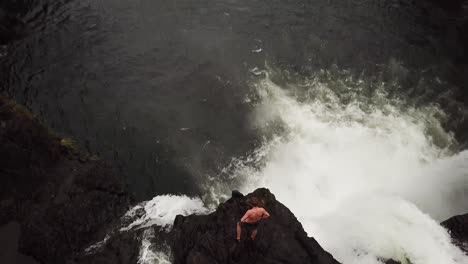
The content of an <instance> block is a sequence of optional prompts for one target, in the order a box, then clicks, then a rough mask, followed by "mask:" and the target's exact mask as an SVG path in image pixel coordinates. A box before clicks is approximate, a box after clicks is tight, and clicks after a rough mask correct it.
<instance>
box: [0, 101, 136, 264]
mask: <svg viewBox="0 0 468 264" xmlns="http://www.w3.org/2000/svg"><path fill="white" fill-rule="evenodd" d="M0 179H1V181H2V183H1V184H0V226H2V225H5V224H8V223H10V224H11V223H15V224H16V225H18V224H19V226H20V233H19V242H18V243H19V244H18V250H19V251H20V253H22V254H24V255H28V256H32V257H33V258H34V259H35V260H36V261H38V262H40V263H65V261H66V260H67V259H69V258H71V257H73V256H74V255H75V254H77V252H81V251H83V249H84V248H85V247H86V246H88V245H89V244H90V243H92V242H94V241H99V240H100V239H102V238H104V236H105V235H106V233H107V230H108V228H109V226H110V225H111V224H112V223H113V222H114V221H115V220H116V219H119V218H120V217H121V215H123V214H124V213H125V211H126V210H127V209H128V208H129V206H130V203H131V200H132V199H131V196H130V195H129V194H128V193H127V192H126V186H125V185H124V184H123V182H122V180H121V179H120V178H119V177H117V176H116V174H115V173H114V171H113V169H112V167H111V166H110V165H109V164H107V163H106V162H104V161H102V160H100V159H99V158H97V157H93V156H90V155H88V154H86V153H80V151H79V150H78V149H77V148H76V147H75V145H74V144H73V141H72V140H70V139H67V138H61V137H59V136H57V135H55V134H54V133H52V132H51V131H49V130H48V129H47V128H46V127H45V126H44V125H42V124H41V123H40V122H39V121H38V119H37V118H35V117H34V116H33V115H32V114H31V113H30V112H29V111H27V110H26V109H25V108H23V107H22V106H19V105H17V104H16V103H14V102H13V101H10V100H7V99H5V98H2V97H0ZM5 233H8V232H7V231H5ZM10 233H11V232H10ZM16 233H17V232H16ZM16 235H18V234H16ZM4 239H5V241H6V242H7V243H8V242H9V241H13V240H15V239H14V238H11V239H9V238H5V237H4ZM16 240H18V239H16ZM4 261H11V262H12V261H14V260H4ZM0 262H1V261H0Z"/></svg>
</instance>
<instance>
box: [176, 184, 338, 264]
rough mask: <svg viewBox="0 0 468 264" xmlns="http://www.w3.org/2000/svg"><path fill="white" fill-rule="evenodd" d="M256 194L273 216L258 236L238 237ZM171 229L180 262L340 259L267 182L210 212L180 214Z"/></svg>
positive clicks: (329, 261) (296, 262) (297, 262)
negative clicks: (265, 186)
mask: <svg viewBox="0 0 468 264" xmlns="http://www.w3.org/2000/svg"><path fill="white" fill-rule="evenodd" d="M252 198H256V199H259V200H260V201H261V203H262V205H263V207H264V208H265V209H266V210H267V211H268V212H269V213H270V215H271V217H269V218H267V219H263V220H262V221H261V222H260V224H259V227H258V235H257V238H256V239H255V240H254V241H252V240H251V239H250V238H247V237H245V236H243V238H242V239H241V242H237V241H236V240H235V237H236V228H235V227H236V223H237V221H239V219H240V218H241V217H242V215H243V214H244V213H245V212H246V211H247V210H248V204H247V201H248V200H251V199H252ZM172 232H173V235H174V238H173V239H174V243H173V254H174V263H175V264H182V263H187V264H196V263H207V264H208V263H213V264H215V263H216V264H222V263H226V264H227V263H233V264H234V263H238V264H241V263H242V264H244V263H245V264H247V263H258V264H261V263H283V264H286V263H291V264H293V263H294V264H300V263H309V264H310V263H316V264H319V263H320V264H322V263H323V264H325V263H326V264H334V263H338V262H337V261H336V260H335V259H334V258H333V257H332V256H331V255H330V254H329V253H328V252H326V251H325V250H324V249H323V248H322V247H321V246H320V245H319V244H318V243H317V241H315V239H313V238H311V237H308V236H307V233H306V232H305V231H304V229H303V227H302V225H301V223H299V221H298V220H297V219H296V217H295V216H294V214H293V213H292V212H291V211H290V210H289V209H288V208H287V207H286V206H284V205H283V204H281V203H280V202H278V201H277V200H276V199H275V196H274V195H273V194H272V193H270V191H269V190H268V189H263V188H262V189H257V190H255V191H254V192H253V193H250V194H248V195H246V196H243V195H242V194H241V193H239V192H233V196H232V198H230V199H229V200H227V201H226V202H225V203H222V204H220V205H219V207H218V209H217V210H216V211H215V212H213V213H211V214H209V215H191V216H188V217H183V216H177V218H176V219H175V222H174V228H173V231H172ZM244 233H245V232H244Z"/></svg>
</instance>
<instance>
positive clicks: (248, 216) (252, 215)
mask: <svg viewBox="0 0 468 264" xmlns="http://www.w3.org/2000/svg"><path fill="white" fill-rule="evenodd" d="M268 217H270V214H269V213H268V212H267V211H266V210H265V209H263V208H262V207H258V206H254V207H253V208H252V209H250V210H248V211H247V212H246V213H245V214H244V216H243V217H242V218H241V220H240V222H237V241H240V238H241V232H242V227H244V228H245V229H247V231H248V232H250V233H251V235H250V238H252V240H255V237H256V236H257V226H258V222H259V221H260V220H261V219H263V218H268Z"/></svg>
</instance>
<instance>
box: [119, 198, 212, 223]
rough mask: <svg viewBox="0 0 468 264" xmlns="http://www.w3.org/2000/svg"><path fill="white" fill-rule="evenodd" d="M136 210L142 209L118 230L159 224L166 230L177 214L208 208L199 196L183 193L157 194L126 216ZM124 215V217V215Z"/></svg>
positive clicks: (130, 214)
mask: <svg viewBox="0 0 468 264" xmlns="http://www.w3.org/2000/svg"><path fill="white" fill-rule="evenodd" d="M138 210H143V212H142V214H141V216H140V217H137V218H136V219H135V220H134V221H133V222H132V223H130V224H129V225H127V226H124V227H122V228H121V229H120V231H128V230H131V229H140V228H146V227H151V226H153V225H156V226H159V227H161V228H163V229H166V231H169V230H170V228H172V224H173V222H174V218H175V217H176V216H177V215H184V216H187V215H191V214H206V213H208V212H209V211H210V210H209V209H208V208H207V207H205V205H204V203H203V201H202V200H201V199H199V198H190V197H188V196H185V195H159V196H155V197H154V198H153V199H151V200H150V201H146V202H143V203H142V204H139V205H137V206H135V207H133V208H132V209H131V210H129V211H128V212H127V214H126V215H125V216H126V217H130V218H133V217H135V216H136V215H137V211H138ZM125 216H124V217H125Z"/></svg>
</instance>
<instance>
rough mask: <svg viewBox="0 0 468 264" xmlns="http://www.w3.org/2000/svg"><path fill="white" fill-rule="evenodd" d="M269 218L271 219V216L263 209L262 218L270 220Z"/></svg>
mask: <svg viewBox="0 0 468 264" xmlns="http://www.w3.org/2000/svg"><path fill="white" fill-rule="evenodd" d="M268 217H270V214H269V213H268V212H267V211H266V210H265V209H263V215H262V218H268Z"/></svg>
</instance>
